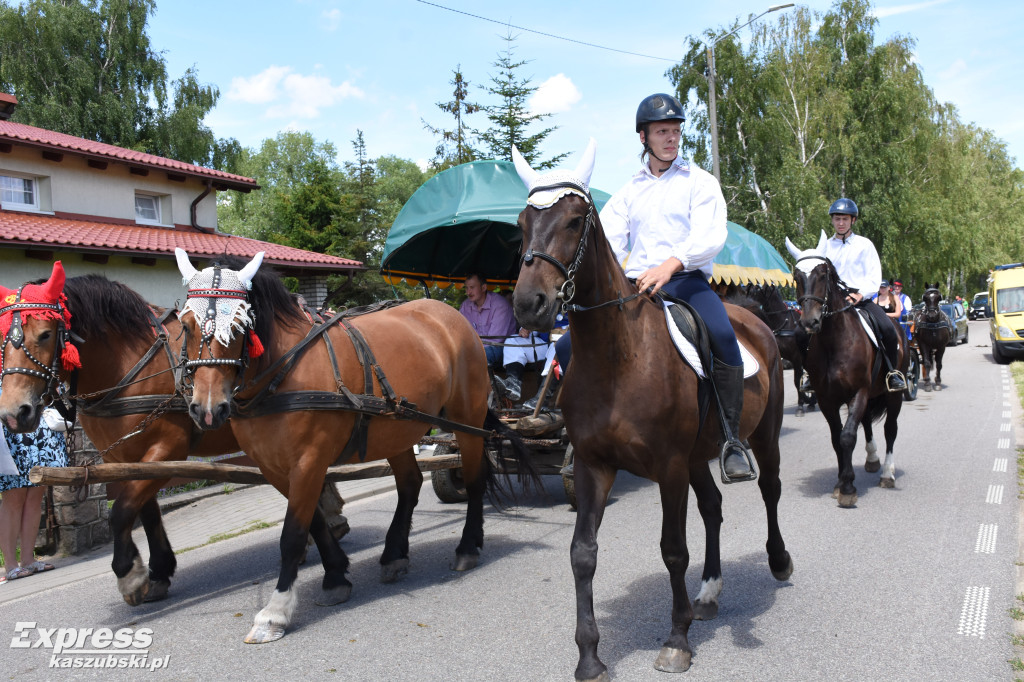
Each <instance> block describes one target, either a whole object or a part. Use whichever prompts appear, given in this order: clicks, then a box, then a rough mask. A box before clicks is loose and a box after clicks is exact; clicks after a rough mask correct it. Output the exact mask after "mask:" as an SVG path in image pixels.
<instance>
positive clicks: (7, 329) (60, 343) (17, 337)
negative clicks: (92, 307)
mask: <svg viewBox="0 0 1024 682" xmlns="http://www.w3.org/2000/svg"><path fill="white" fill-rule="evenodd" d="M64 279H65V275H64V266H63V265H61V262H60V261H57V262H55V263H54V264H53V272H52V273H51V274H50V278H49V279H48V280H46V281H45V282H44V283H42V284H25V285H23V286H22V287H21V288H20V289H17V290H14V289H7V288H6V287H3V286H0V334H2V335H3V339H4V341H3V343H4V345H3V351H2V352H0V379H2V377H4V376H7V375H8V374H28V375H29V376H34V377H37V378H39V379H43V380H44V381H46V382H47V385H48V387H49V388H50V390H51V391H52V390H53V389H54V387H55V385H56V384H57V382H58V378H57V374H58V372H59V371H60V370H61V369H62V368H63V369H64V370H67V371H69V372H70V371H72V370H75V369H78V368H79V367H81V366H82V362H81V359H80V358H79V356H78V349H77V348H75V346H74V345H73V344H72V343H71V341H70V338H71V313H70V312H69V311H68V309H67V297H66V296H65V295H64ZM33 317H37V318H41V319H48V320H57V349H56V351H55V352H54V355H53V364H52V366H51V367H47V366H46V365H44V364H43V363H42V362H40V361H39V360H38V359H37V358H35V357H34V356H33V355H32V353H30V352H29V350H28V348H27V347H25V345H24V343H25V331H24V328H23V323H24V321H25V320H27V319H29V318H33ZM8 344H10V345H11V346H12V347H13V348H20V349H21V350H22V352H23V353H25V355H27V356H28V358H29V359H30V360H32V362H34V363H35V364H36V365H38V366H39V367H40V369H38V370H36V369H31V368H28V367H11V368H8V367H6V366H5V364H6V363H5V358H6V355H7V346H8Z"/></svg>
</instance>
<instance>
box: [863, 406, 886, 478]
mask: <svg viewBox="0 0 1024 682" xmlns="http://www.w3.org/2000/svg"><path fill="white" fill-rule="evenodd" d="M860 424H861V426H863V427H864V451H865V452H867V458H866V459H865V460H864V471H866V472H868V473H869V474H873V473H875V472H876V471H878V469H879V468H880V467H881V464H879V462H878V446H877V445H875V432H874V429H873V428H872V427H871V416H870V415H868V414H865V415H864V418H863V419H861V422H860Z"/></svg>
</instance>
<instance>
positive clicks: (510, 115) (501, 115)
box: [477, 34, 568, 170]
mask: <svg viewBox="0 0 1024 682" xmlns="http://www.w3.org/2000/svg"><path fill="white" fill-rule="evenodd" d="M504 40H505V42H506V43H507V48H506V50H505V52H504V54H499V56H498V60H497V61H495V62H494V63H493V64H492V66H495V67H497V68H498V73H497V75H494V76H491V85H490V87H487V88H485V90H486V91H487V92H489V93H490V94H492V95H495V96H496V97H497V98H498V101H499V103H498V104H494V105H490V106H485V107H484V111H485V112H486V113H487V118H488V119H490V121H491V127H490V128H488V129H487V130H486V131H484V132H482V133H479V138H480V141H481V142H482V143H483V144H484V146H485V150H484V151H483V152H479V153H478V154H477V156H478V157H480V158H490V159H504V160H505V161H511V160H512V147H513V146H515V148H516V149H518V150H519V153H520V154H522V155H523V158H525V159H526V160H527V161H529V162H530V165H531V166H532V167H533V168H535V169H537V170H546V169H550V168H554V167H555V166H556V165H557V164H558V162H559V161H561V160H562V159H564V158H565V157H567V156H568V154H567V153H566V154H559V155H558V156H554V157H552V158H550V159H547V160H541V159H540V144H541V143H542V142H543V141H544V139H545V138H546V137H547V136H548V135H550V134H551V133H552V132H554V131H555V130H557V127H553V128H545V129H544V130H541V131H540V132H538V133H534V134H533V135H528V134H527V128H528V127H529V126H530V124H532V123H534V122H537V121H543V120H544V119H546V118H549V117H550V116H551V114H531V113H529V112H528V111H527V108H526V100H527V99H528V98H529V97H530V95H532V94H533V93H534V92H535V91H536V90H537V88H535V87H530V79H529V78H522V79H521V78H519V69H520V68H521V67H523V66H525V65H526V64H529V62H528V61H518V62H517V61H514V60H513V56H512V54H513V51H514V48H513V43H514V42H515V40H516V39H515V37H514V36H512V35H511V34H509V35H508V36H506V37H505V38H504Z"/></svg>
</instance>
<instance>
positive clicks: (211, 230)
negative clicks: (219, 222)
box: [190, 180, 217, 234]
mask: <svg viewBox="0 0 1024 682" xmlns="http://www.w3.org/2000/svg"><path fill="white" fill-rule="evenodd" d="M203 184H204V185H206V188H205V189H204V190H203V192H202V194H200V195H199V196H197V197H196V198H195V201H193V202H192V207H191V209H190V211H191V212H190V216H191V218H192V227H193V228H194V229H196V230H198V231H199V232H205V233H206V234H216V233H217V230H216V228H210V227H200V226H199V222H198V220H197V219H196V207H197V206H199V202H200V201H202V200H203V199H205V198H206V195H207V194H209V193H210V192H212V191H213V180H207V181H206V182H204V183H203Z"/></svg>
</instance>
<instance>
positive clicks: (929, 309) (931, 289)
mask: <svg viewBox="0 0 1024 682" xmlns="http://www.w3.org/2000/svg"><path fill="white" fill-rule="evenodd" d="M941 300H942V293H941V292H940V291H939V283H938V282H936V283H935V284H928V283H925V285H924V295H922V296H921V301H922V302H924V311H923V312H922V313H921V314H922V316H923V318H924V319H925V320H926V321H928V322H938V321H939V320H940V319H941V318H942V311H941V310H940V309H939V301H941Z"/></svg>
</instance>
